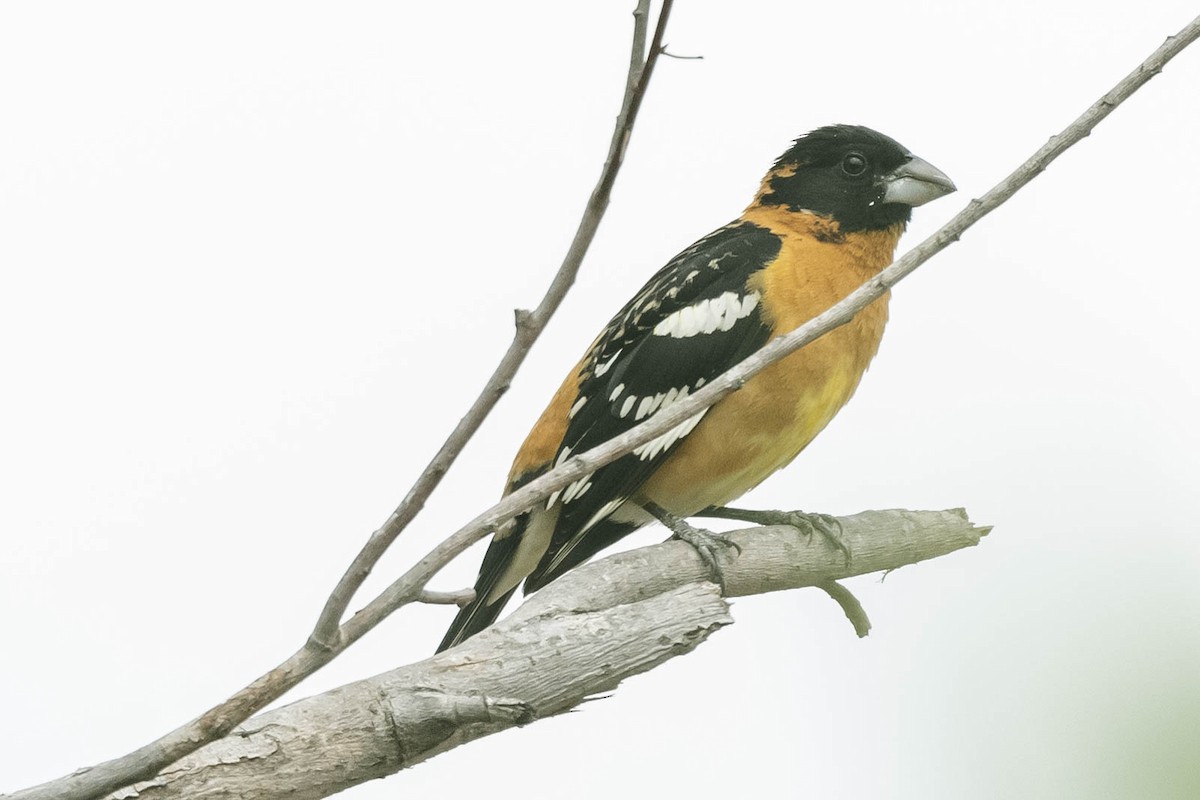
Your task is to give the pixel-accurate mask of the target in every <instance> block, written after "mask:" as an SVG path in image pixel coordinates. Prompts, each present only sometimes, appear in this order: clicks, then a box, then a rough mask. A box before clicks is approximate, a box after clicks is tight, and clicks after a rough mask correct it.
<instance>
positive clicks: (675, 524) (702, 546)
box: [641, 502, 742, 594]
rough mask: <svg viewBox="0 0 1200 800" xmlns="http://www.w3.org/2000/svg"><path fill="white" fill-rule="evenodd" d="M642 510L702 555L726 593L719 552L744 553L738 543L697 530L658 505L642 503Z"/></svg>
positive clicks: (725, 537) (719, 535)
mask: <svg viewBox="0 0 1200 800" xmlns="http://www.w3.org/2000/svg"><path fill="white" fill-rule="evenodd" d="M641 505H642V508H644V509H645V510H646V512H647V513H648V514H650V515H651V516H652V517H654V518H655V519H657V520H658V521H659V522H661V523H662V524H663V526H664V527H666V529H667V530H669V531H671V533H672V534H673V537H672V538H675V539H679V540H680V541H683V542H687V543H688V544H690V545H691V546H692V547H693V548H695V550H696V552H697V553H698V554H699V555H700V558H701V560H702V561H704V563H705V564H707V565H708V569H709V572H710V573H711V574H712V578H713V581H714V582H715V583H716V584H717V585H718V586H720V587H721V593H722V594H724V592H725V574H724V572H723V571H722V570H721V565H720V564H719V563H718V561H717V552H718V551H720V550H728V549H729V548H733V549H734V550H736V551H737V552H738V553H741V552H742V548H741V545H739V544H738V543H737V542H733V541H730V540H729V537H727V536H722V535H721V534H719V533H714V532H713V531H710V530H705V529H703V528H696V527H693V526H692V525H690V524H688V521H687V520H685V519H683V518H682V517H677V516H675V515H674V514H672V513H671V512H670V511H667V510H666V509H665V508H663V507H662V506H660V505H658V503H649V502H647V503H642V504H641Z"/></svg>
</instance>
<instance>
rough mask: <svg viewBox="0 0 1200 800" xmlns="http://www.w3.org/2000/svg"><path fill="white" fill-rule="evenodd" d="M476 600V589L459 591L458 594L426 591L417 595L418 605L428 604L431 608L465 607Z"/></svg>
mask: <svg viewBox="0 0 1200 800" xmlns="http://www.w3.org/2000/svg"><path fill="white" fill-rule="evenodd" d="M474 600H475V590H474V589H459V590H458V591H457V592H434V591H430V590H429V589H425V590H423V591H422V592H421V593H420V594H418V595H417V602H418V603H427V604H429V605H431V606H465V605H467V604H468V603H471V602H474Z"/></svg>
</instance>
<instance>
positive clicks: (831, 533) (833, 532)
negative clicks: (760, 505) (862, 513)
mask: <svg viewBox="0 0 1200 800" xmlns="http://www.w3.org/2000/svg"><path fill="white" fill-rule="evenodd" d="M696 516H697V517H716V518H717V519H736V520H740V521H742V522H753V523H754V524H755V525H790V526H792V527H793V528H795V529H796V530H798V531H800V532H801V533H803V534H805V535H806V536H812V535H813V534H814V533H818V534H820V535H821V537H822V538H823V539H825V541H827V542H829V543H830V544H831V545H833V546H834V547H836V548H837V549H838V550H840V551H842V555H843V556H845V558H846V563H847V564H849V563H850V547H849V545H847V544H846V540H845V539H843V538H842V523H841V522H839V521H838V518H837V517H833V516H830V515H829V514H808V513H805V512H803V511H769V510H766V511H752V510H748V509H744V508H729V507H728V506H709V507H708V508H706V509H704V510H703V511H697V512H696Z"/></svg>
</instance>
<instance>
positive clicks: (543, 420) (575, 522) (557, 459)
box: [438, 124, 955, 652]
mask: <svg viewBox="0 0 1200 800" xmlns="http://www.w3.org/2000/svg"><path fill="white" fill-rule="evenodd" d="M953 191H955V186H954V183H953V182H952V181H951V180H950V178H948V177H947V176H946V175H945V174H944V173H943V172H941V171H940V170H938V169H937V168H936V167H934V166H932V165H931V164H929V163H928V162H927V161H925V160H923V159H921V158H918V157H917V156H915V155H913V154H912V153H911V152H910V151H909V150H908V149H907V148H905V147H903V146H902V145H900V144H899V143H897V142H896V141H895V140H893V139H891V138H889V137H887V136H885V135H883V134H881V133H878V132H876V131H874V130H872V129H870V128H867V127H864V126H860V125H844V124H839V125H829V126H825V127H821V128H817V129H816V130H813V131H811V132H809V133H807V134H805V135H803V136H800V137H799V138H797V139H796V140H795V141H794V142H793V143H792V145H791V146H790V147H789V148H788V149H787V150H786V151H784V153H783V154H782V155H780V156H779V158H778V159H777V160H776V161H775V163H774V164H773V166H772V167H771V168H770V170H769V171H768V172H767V174H766V176H765V177H764V178H763V179H762V182H761V185H760V187H759V189H758V191H757V193H756V194H755V196H754V199H753V201H752V202H751V203H750V205H749V206H748V207H747V208H746V210H745V211H744V212H742V214H741V216H739V217H738V218H737V219H735V220H733V221H732V222H730V223H729V224H728V225H725V226H723V227H721V228H718V229H717V230H715V231H713V232H712V233H710V234H708V235H707V236H705V237H704V238H702V239H700V240H699V241H697V242H696V243H695V244H693V245H691V246H690V247H688V248H687V249H686V250H684V251H683V252H681V253H679V255H677V256H675V257H674V258H672V259H671V260H670V261H669V262H668V263H667V264H666V266H664V267H663V268H662V269H661V270H659V271H658V272H657V273H655V274H654V275H653V276H652V277H651V278H650V280H649V281H647V283H646V285H645V286H644V287H642V289H641V290H640V291H639V292H637V294H635V295H634V296H633V298H632V299H631V300H630V301H629V302H628V303H626V304H625V306H624V307H623V308H622V309H621V310H620V311H618V312H617V314H616V315H615V316H613V318H612V319H611V320H610V321H609V323H608V324H607V325H606V326H605V328H604V329H603V331H602V332H601V333H600V335H599V336H598V337H596V339H595V340H594V341H593V342H592V344H591V346H590V347H589V348H588V349H587V352H586V353H585V354H584V356H583V358H582V359H581V360H580V361H579V362H577V363H576V364H575V366H574V367H573V368H572V369H571V371H570V372H569V373H568V375H567V377H566V379H565V380H564V381H563V383H562V385H561V386H560V387H559V389H558V391H557V392H556V393H555V394H554V395H553V397H552V398H551V400H550V403H549V405H548V406H547V407H546V409H545V411H544V412H543V413H542V415H541V417H540V418H539V419H538V420H537V422H536V423H535V424H534V426H533V428H532V430H531V431H530V433H529V435H528V436H527V437H526V439H525V441H524V443H523V444H522V445H521V447H520V449H519V450H518V452H517V455H516V457H515V459H514V460H513V464H512V468H511V470H510V472H509V475H508V480H507V483H506V485H505V494H508V493H511V492H513V491H515V490H517V489H519V488H520V487H521V486H523V485H524V484H526V483H528V482H529V481H531V480H533V479H534V478H536V477H538V476H539V475H542V474H544V473H545V472H547V471H549V470H550V469H552V468H554V467H555V466H557V465H559V464H561V463H562V462H563V461H564V460H566V459H567V458H569V457H570V456H572V455H576V454H579V453H582V452H584V451H586V450H588V449H590V448H592V447H595V446H597V445H600V444H602V443H604V442H605V441H607V440H609V439H611V438H613V437H614V436H618V435H620V434H621V433H623V432H624V431H626V430H628V429H630V428H632V427H633V426H635V425H637V424H639V423H641V422H642V421H644V420H646V419H648V418H650V417H653V416H654V415H655V414H656V413H661V412H662V411H663V410H665V409H667V408H669V407H670V406H671V405H672V404H673V403H675V402H678V401H680V400H682V399H683V398H685V397H687V396H688V395H689V394H691V393H693V392H695V391H697V390H698V389H700V388H701V387H703V386H704V385H705V384H706V383H707V382H709V381H712V380H713V379H714V378H716V377H717V376H719V375H720V374H721V373H723V372H725V371H726V370H728V369H729V368H731V367H733V366H734V365H736V364H737V363H738V362H739V361H741V360H742V359H744V358H746V357H747V356H749V355H751V354H752V353H754V352H755V351H756V350H758V349H759V348H761V347H762V346H763V345H764V344H765V343H766V342H768V341H769V340H771V339H772V338H775V337H778V336H782V335H784V334H786V333H788V332H790V331H792V330H794V329H796V328H797V327H799V326H800V325H802V324H804V323H805V322H807V321H808V320H810V319H812V318H813V317H815V316H817V315H818V314H820V313H821V312H823V311H825V310H827V309H828V308H830V307H831V306H833V305H834V304H835V303H837V302H839V301H840V300H842V299H843V298H844V297H845V296H846V295H848V294H850V292H852V291H853V290H854V289H856V288H858V287H859V286H860V285H862V284H863V283H865V282H866V281H867V280H869V279H870V278H872V277H874V276H875V275H877V274H878V273H879V272H880V271H881V270H882V269H883V268H884V267H886V266H887V265H888V264H890V263H891V261H892V256H893V253H894V252H895V248H896V244H897V242H898V241H899V239H900V236H901V234H902V233H903V231H904V229H905V227H906V226H907V224H908V222H909V220H910V218H911V216H912V209H913V208H914V207H915V206H919V205H923V204H925V203H927V202H929V201H931V200H935V199H937V198H939V197H942V196H944V195H946V194H949V193H951V192H953ZM888 299H889V297H888V295H887V294H885V295H883V296H882V297H880V298H879V299H878V300H876V301H875V302H873V303H872V304H871V305H869V306H868V307H866V308H865V309H863V310H862V311H861V312H859V313H858V314H857V315H856V316H855V317H854V318H853V319H852V320H851V321H850V322H849V323H847V324H845V325H843V326H842V327H840V328H837V329H835V330H833V331H831V332H829V333H828V334H826V335H825V336H823V337H821V338H819V339H817V340H815V341H813V342H812V343H810V344H808V345H807V346H805V347H803V348H801V349H800V350H797V351H796V352H794V353H792V354H790V355H788V356H787V357H785V358H783V359H782V360H781V361H778V362H776V363H775V364H773V365H771V366H769V367H767V368H766V369H764V370H763V371H762V372H760V373H758V374H757V375H755V376H754V377H752V378H749V379H748V380H747V381H746V382H745V383H744V385H742V387H741V388H740V389H739V390H738V391H736V392H733V393H732V394H729V395H727V396H726V397H724V398H722V399H721V400H719V401H718V402H717V403H716V404H714V405H712V406H711V407H709V408H707V409H704V410H702V411H699V412H698V413H696V414H695V415H693V416H691V417H689V418H688V419H686V420H684V421H683V422H681V423H680V424H678V425H677V426H675V427H674V428H672V429H670V430H668V431H667V432H666V433H663V434H662V435H660V436H658V437H657V438H655V439H652V440H651V441H649V442H647V443H645V444H643V445H641V446H640V447H638V448H637V449H635V450H634V451H633V452H632V453H629V454H628V455H625V456H623V457H621V458H619V459H617V460H616V461H614V462H612V463H610V464H608V465H607V466H604V467H600V468H599V469H597V470H595V471H594V472H593V473H591V474H589V475H585V476H584V477H582V478H580V479H578V480H576V481H575V482H573V483H571V484H569V485H568V486H566V487H565V488H563V489H562V490H561V491H557V492H554V493H553V494H552V495H550V497H549V498H547V499H546V500H545V501H542V502H539V503H538V504H537V505H536V506H535V507H533V508H531V509H529V510H528V511H526V512H524V513H522V514H520V515H518V516H516V517H514V518H513V519H511V520H509V521H508V522H507V523H505V524H503V525H501V526H499V527H498V529H497V530H496V531H495V532H494V533H493V535H492V540H491V543H490V544H489V546H488V549H487V552H486V554H485V555H484V557H483V562H482V564H481V566H480V569H479V575H478V578H477V579H476V582H475V586H474V599H473V600H471V602H469V603H467V604H466V605H464V606H462V607H461V608H460V609H459V612H458V615H457V616H456V617H455V619H454V621H453V623H452V624H451V626H450V628H449V630H448V631H447V632H446V635H445V637H444V638H443V639H442V642H441V644H440V645H439V647H438V652H441V651H443V650H446V649H448V648H450V647H453V646H455V645H457V644H459V643H460V642H462V641H463V640H465V639H467V638H469V637H470V636H473V635H474V634H476V633H478V632H479V631H481V630H483V629H484V628H487V627H488V626H489V625H491V624H492V623H493V622H495V620H496V619H497V618H498V617H499V615H500V613H501V612H502V611H503V609H504V606H505V605H506V604H507V602H508V600H509V598H510V597H511V596H512V595H513V593H514V592H515V591H516V590H517V588H518V587H519V586H520V585H521V583H522V582H524V591H525V593H526V594H529V593H530V592H533V591H536V590H538V589H540V588H541V587H543V586H545V585H546V584H547V583H549V582H550V581H552V580H554V579H556V578H558V577H559V576H561V575H562V574H563V573H565V572H567V571H568V570H570V569H572V568H573V567H575V566H577V565H579V564H581V563H583V562H584V561H586V560H587V559H589V558H591V557H592V556H593V555H595V554H596V553H598V552H600V551H601V550H603V549H605V548H607V547H608V546H610V545H612V544H614V543H615V542H617V541H618V540H619V539H621V538H622V537H624V536H626V535H628V534H629V533H631V532H633V531H634V530H636V529H638V528H640V527H642V526H643V525H646V524H649V523H651V522H653V521H655V520H656V519H658V520H660V521H666V522H669V521H672V520H684V519H686V518H688V517H690V516H694V515H696V514H699V513H703V512H704V511H705V510H706V509H713V508H719V507H722V506H724V505H725V504H727V503H729V502H730V501H732V500H734V499H736V498H738V497H740V496H741V495H743V494H744V493H746V492H747V491H749V490H750V489H752V488H754V487H755V486H757V485H758V484H759V483H761V482H762V481H763V480H765V479H766V478H767V477H768V476H770V475H771V474H772V473H774V472H775V471H776V470H778V469H780V468H781V467H783V466H785V465H787V464H788V463H789V462H791V461H792V460H793V459H794V458H795V457H796V456H797V455H798V454H799V453H800V451H802V450H803V449H804V448H805V447H806V446H807V445H808V444H809V443H810V442H811V441H812V440H813V438H814V437H816V435H817V434H818V433H820V431H821V430H822V429H824V428H825V426H826V425H827V424H828V423H829V422H830V420H831V419H833V417H834V415H835V414H836V413H837V412H838V411H839V410H840V409H841V408H842V406H843V405H844V404H845V403H846V402H847V401H848V400H849V399H850V397H851V395H853V394H854V392H855V389H856V388H857V387H858V384H859V381H860V379H861V378H862V376H863V373H864V372H865V371H866V369H867V366H868V365H869V364H870V362H871V360H872V358H873V357H874V356H875V353H876V351H877V350H878V348H879V343H880V339H881V337H882V335H883V329H884V325H885V323H886V322H887V316H888V310H887V308H888ZM693 530H694V529H693ZM702 555H704V553H703V552H702Z"/></svg>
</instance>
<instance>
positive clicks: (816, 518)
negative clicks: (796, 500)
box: [774, 511, 850, 564]
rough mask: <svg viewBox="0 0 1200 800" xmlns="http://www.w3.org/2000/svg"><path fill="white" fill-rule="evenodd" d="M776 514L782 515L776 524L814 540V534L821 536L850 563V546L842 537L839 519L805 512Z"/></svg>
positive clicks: (778, 512)
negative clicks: (792, 529) (790, 528)
mask: <svg viewBox="0 0 1200 800" xmlns="http://www.w3.org/2000/svg"><path fill="white" fill-rule="evenodd" d="M774 513H776V514H779V515H780V519H779V522H778V523H776V524H779V525H791V526H792V527H793V528H795V529H796V530H798V531H800V532H801V533H803V534H805V535H806V536H808V537H809V538H812V535H813V534H819V535H820V536H821V538H822V539H824V540H825V541H827V542H829V543H830V544H831V545H833V546H834V547H836V548H837V549H838V550H840V551H841V553H842V555H843V556H844V557H845V559H846V563H847V564H849V563H850V546H849V545H848V544H846V540H845V538H843V537H842V522H841V520H839V519H838V518H837V517H835V516H832V515H830V514H808V513H805V512H803V511H776V512H774Z"/></svg>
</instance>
